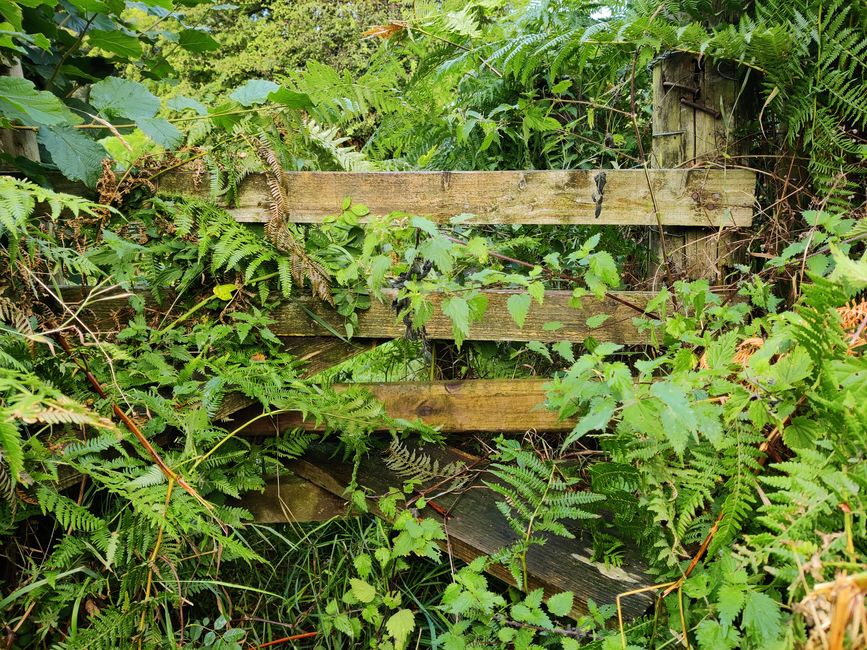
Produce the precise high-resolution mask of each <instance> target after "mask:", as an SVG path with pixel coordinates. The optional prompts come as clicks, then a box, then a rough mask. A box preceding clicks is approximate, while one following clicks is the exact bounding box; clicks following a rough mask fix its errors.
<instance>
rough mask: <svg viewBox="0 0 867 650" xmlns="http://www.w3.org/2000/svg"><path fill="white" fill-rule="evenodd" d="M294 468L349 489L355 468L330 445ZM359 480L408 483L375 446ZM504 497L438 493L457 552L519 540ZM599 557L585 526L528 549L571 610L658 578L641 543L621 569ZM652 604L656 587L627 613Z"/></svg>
mask: <svg viewBox="0 0 867 650" xmlns="http://www.w3.org/2000/svg"><path fill="white" fill-rule="evenodd" d="M424 452H425V453H428V454H429V455H431V456H432V457H435V458H436V459H437V460H439V461H440V463H449V462H452V461H455V460H463V461H464V462H466V463H468V464H469V463H472V462H474V461H477V460H478V459H476V458H475V457H473V456H470V455H468V454H465V453H463V452H461V451H458V450H456V449H450V448H438V447H432V448H425V449H424ZM480 466H481V465H480ZM480 466H479V467H480ZM291 469H292V471H293V472H295V473H296V474H298V475H299V476H302V477H304V478H306V479H307V480H309V481H311V482H312V483H314V484H316V485H318V486H320V487H322V488H324V489H325V490H328V491H329V492H331V493H332V494H335V495H340V494H342V493H343V491H344V490H345V489H346V486H347V485H348V484H349V480H350V478H351V475H352V465H350V464H346V463H341V462H339V461H337V460H336V459H335V458H333V457H332V456H330V455H329V453H328V451H327V450H324V449H313V450H311V452H309V453H308V454H307V455H306V456H305V458H304V459H303V460H299V461H293V462H292V463H291ZM491 478H492V477H491V476H490V475H488V476H485V479H486V480H491ZM358 482H359V484H360V485H362V486H364V487H365V488H368V489H369V490H370V491H371V493H372V494H384V493H386V492H388V490H389V489H390V488H393V487H398V486H400V485H402V483H403V479H401V477H399V476H397V475H395V474H394V473H393V472H391V471H390V470H388V469H387V468H386V467H384V465H383V463H382V460H381V458H379V457H378V456H377V455H375V454H372V455H370V456H368V457H367V458H366V459H365V460H364V461H362V464H361V467H360V469H359V472H358ZM496 501H497V498H495V495H494V494H493V493H492V492H491V491H490V490H487V489H484V488H481V487H474V488H473V489H469V490H465V491H463V492H462V493H461V494H448V495H445V496H441V497H437V499H436V503H437V505H439V506H440V507H442V508H444V509H446V510H447V511H448V512H449V515H450V516H449V518H448V520H447V522H446V524H447V525H446V526H445V528H446V532H447V533H448V536H449V546H450V547H451V552H452V553H453V554H454V556H455V557H457V558H459V559H461V560H463V561H465V562H470V561H472V560H473V559H475V558H476V557H478V556H480V555H489V554H491V553H493V552H495V551H497V550H499V549H501V548H503V547H505V546H508V545H509V544H511V543H512V542H514V541H515V534H514V533H513V532H512V530H511V529H510V528H509V527H508V525H507V523H506V521H505V519H504V518H503V517H502V515H501V514H500V513H499V511H498V510H497V509H496V507H495V505H494V504H495V502H496ZM370 505H371V509H372V511H373V512H374V513H375V514H378V515H380V516H381V515H382V513H381V512H379V511H378V510H377V508H376V503H375V500H371V502H370ZM422 513H423V515H424V516H427V517H435V518H438V519H440V520H442V518H441V516H440V515H438V514H437V513H435V512H434V511H433V510H432V509H430V508H426V509H425V510H424V511H422ZM579 526H580V523H579V522H574V524H572V525H570V526H569V527H570V528H573V530H574V531H575V532H576V533H580V528H579ZM441 547H442V548H443V550H444V551H445V552H448V546H447V545H446V544H445V543H443V544H441ZM591 557H592V542H591V540H590V539H589V535H584V536H583V537H582V536H581V535H580V534H578V535H576V539H572V540H569V539H564V538H561V537H550V538H549V539H548V541H547V542H546V544H545V545H544V546H535V547H533V548H532V549H531V550H530V552H529V554H528V556H527V568H528V573H529V580H528V582H529V588H530V589H536V588H539V587H542V588H543V589H544V590H545V594H546V596H551V595H553V594H555V593H559V592H561V591H572V592H574V594H575V600H574V606H573V610H572V613H571V616H573V617H578V616H580V615H582V614H585V613H586V612H587V601H588V599H591V598H592V599H593V601H594V602H596V603H597V604H599V605H601V604H606V603H613V602H614V600H615V598H616V597H617V595H618V594H620V593H622V592H624V591H629V590H633V589H638V588H641V587H645V586H648V585H651V584H653V581H652V580H651V579H650V577H649V576H648V575H647V573H646V567H645V565H644V564H643V562H642V561H641V560H640V559H639V554H638V552H637V551H636V550H635V549H628V550H627V553H626V556H625V558H624V562H623V566H622V567H620V568H619V569H613V568H606V567H605V566H603V565H602V564H599V563H597V562H593V561H592V560H591V559H590V558H591ZM488 572H489V573H491V574H492V575H494V576H495V577H497V578H499V579H500V580H503V581H504V582H507V583H509V584H514V579H513V578H512V576H511V574H510V573H509V571H508V570H507V569H505V568H504V567H502V566H500V565H492V566H491V567H490V568H489V569H488ZM652 604H653V596H652V594H641V595H638V596H634V597H629V598H625V599H624V600H623V611H624V616H625V617H626V618H629V619H631V618H635V617H637V616H641V615H642V614H643V613H644V612H645V611H646V610H647V609H648V608H649V607H650V606H651V605H652Z"/></svg>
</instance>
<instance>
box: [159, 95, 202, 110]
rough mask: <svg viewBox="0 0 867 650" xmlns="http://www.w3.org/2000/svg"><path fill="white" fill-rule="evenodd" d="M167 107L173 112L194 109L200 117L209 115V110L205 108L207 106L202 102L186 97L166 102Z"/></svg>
mask: <svg viewBox="0 0 867 650" xmlns="http://www.w3.org/2000/svg"><path fill="white" fill-rule="evenodd" d="M166 106H168V107H169V108H170V109H172V110H173V111H185V110H187V109H192V110H194V111H195V112H196V113H198V114H199V115H207V114H208V109H207V108H205V105H204V104H202V102H200V101H197V100H195V99H192V98H191V97H185V96H184V95H178V96H176V97H172V98H171V99H169V100H168V101H167V102H166Z"/></svg>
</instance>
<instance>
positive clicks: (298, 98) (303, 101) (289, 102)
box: [268, 86, 313, 108]
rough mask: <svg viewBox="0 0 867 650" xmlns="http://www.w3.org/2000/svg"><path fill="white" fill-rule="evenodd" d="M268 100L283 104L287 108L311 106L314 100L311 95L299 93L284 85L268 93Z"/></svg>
mask: <svg viewBox="0 0 867 650" xmlns="http://www.w3.org/2000/svg"><path fill="white" fill-rule="evenodd" d="M268 101H270V102H274V103H275V104H282V105H283V106H285V107H286V108H311V107H312V106H313V100H312V99H310V96H309V95H307V94H305V93H297V92H295V91H294V90H289V89H288V88H284V87H283V86H281V87H280V88H278V89H277V90H275V91H274V92H272V93H271V94H270V95H268Z"/></svg>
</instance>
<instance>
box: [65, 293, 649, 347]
mask: <svg viewBox="0 0 867 650" xmlns="http://www.w3.org/2000/svg"><path fill="white" fill-rule="evenodd" d="M483 293H484V294H485V295H486V296H487V298H488V308H487V311H486V312H485V315H484V317H483V319H482V320H481V321H479V322H477V323H474V324H473V325H472V326H471V327H470V333H469V336H467V337H466V338H467V340H469V341H543V342H554V341H560V340H569V341H575V342H580V341H583V340H584V339H585V338H587V337H588V336H593V337H594V338H595V339H597V340H600V341H613V342H615V343H621V344H624V345H633V344H642V343H648V342H649V340H650V336H649V334H648V333H647V332H639V331H638V329H637V328H636V327H635V325H634V324H633V318H635V317H636V316H640V315H641V312H642V310H643V309H645V307H646V305H647V303H648V301H649V300H650V299H651V298H653V297H654V296H655V295H656V294H655V293H654V292H650V291H619V292H612V294H611V296H613V297H606V298H603V299H601V300H599V299H597V298H593V297H589V296H588V297H585V298H583V299H582V301H581V306H580V308H579V309H576V308H574V307H572V306H571V305H570V303H571V301H572V292H570V291H547V292H545V298H544V302H543V304H541V305H539V304H538V303H536V302H535V301H534V302H533V304H532V306H531V307H530V311H529V313H528V314H527V318H526V320H525V322H524V326H523V327H518V325H517V324H516V323H515V321H514V320H512V318H511V316H509V312H508V310H507V309H506V302H507V301H508V299H509V297H510V296H512V295H514V294H515V293H522V292H520V291H511V290H488V291H484V292H483ZM87 295H88V290H87V289H78V288H70V289H68V290H64V292H63V297H64V300H66V301H67V302H68V304H69V305H70V307H72V308H76V306H77V305H81V304H82V301H83V300H84V299H85V297H86V296H87ZM115 295H116V296H117V297H114V298H111V297H108V295H107V296H106V297H105V298H103V299H101V300H98V301H89V302H88V304H87V305H86V306H84V308H83V309H82V313H81V316H82V319H83V320H84V321H85V322H86V323H87V324H88V325H89V326H90V327H91V328H92V329H93V330H94V331H96V332H111V331H116V330H117V329H118V328H119V327H120V326H121V325H122V324H123V323H125V322H126V320H128V319H129V318H130V316H131V314H132V310H131V309H130V308H129V304H128V299H127V298H126V297H124V295H125V294H123V293H122V292H121V291H120V290H118V292H117V294H115ZM389 295H390V294H389ZM617 299H619V300H620V301H618V300H617ZM431 300H432V302H433V303H434V315H433V317H432V318H431V320H430V321H429V322H428V324H427V325H426V331H427V334H428V337H429V338H431V339H448V340H451V339H452V338H453V334H452V322H451V320H450V319H449V318H448V317H447V316H445V315H444V314H443V313H442V310H441V309H440V303H441V301H442V296H441V295H439V294H434V295H432V296H431ZM621 301H625V302H627V303H630V304H631V305H634V308H633V307H628V306H626V305H625V304H623V302H621ZM311 314H312V316H311ZM597 314H608V316H609V318H608V320H606V321H605V322H604V323H603V324H602V325H600V326H599V327H596V328H591V327H588V325H587V319H588V318H589V317H591V316H595V315H597ZM269 315H270V317H271V318H272V319H273V320H274V321H275V324H274V325H272V326H270V329H271V331H272V332H274V334H276V335H277V336H281V337H311V336H313V337H334V334H333V332H332V331H331V330H334V331H337V332H343V331H344V327H343V322H344V319H343V317H342V316H340V315H339V314H337V312H335V311H334V310H333V309H332V308H331V307H329V306H328V305H327V304H325V303H323V302H322V301H320V300H317V299H315V298H312V297H309V296H300V297H298V298H293V299H292V300H290V301H288V302H285V303H283V304H281V305H280V306H278V307H276V308H275V309H274V310H273V311H272V312H271V313H270V314H269ZM323 323H325V324H326V325H328V327H330V328H331V330H329V329H328V327H326V326H325V325H323ZM546 323H561V324H562V327H560V328H559V329H556V330H551V331H547V330H546V329H545V324H546ZM405 334H406V327H405V326H404V325H403V324H402V323H400V322H399V321H398V320H397V315H396V314H395V312H394V310H393V309H392V307H391V300H390V299H389V298H388V297H387V298H386V300H384V301H382V302H380V301H378V300H373V301H372V305H371V307H370V309H368V310H366V311H362V312H359V313H358V327H357V328H356V331H355V336H354V339H393V338H400V337H402V336H404V335H405ZM354 339H353V340H354Z"/></svg>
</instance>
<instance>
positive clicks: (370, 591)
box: [349, 578, 376, 603]
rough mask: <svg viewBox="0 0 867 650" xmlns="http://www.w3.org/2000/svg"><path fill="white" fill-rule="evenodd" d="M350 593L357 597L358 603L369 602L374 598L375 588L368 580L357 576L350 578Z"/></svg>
mask: <svg viewBox="0 0 867 650" xmlns="http://www.w3.org/2000/svg"><path fill="white" fill-rule="evenodd" d="M349 584H350V585H351V590H352V595H353V596H355V597H356V598H357V599H358V602H360V603H370V602H373V599H374V598H376V589H375V588H374V587H373V585H371V584H370V583H368V582H365V581H364V580H359V579H358V578H350V579H349Z"/></svg>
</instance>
